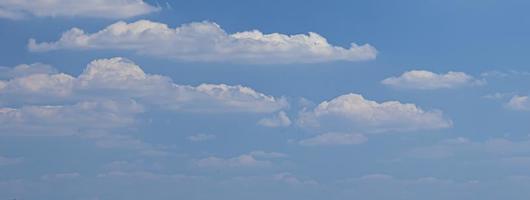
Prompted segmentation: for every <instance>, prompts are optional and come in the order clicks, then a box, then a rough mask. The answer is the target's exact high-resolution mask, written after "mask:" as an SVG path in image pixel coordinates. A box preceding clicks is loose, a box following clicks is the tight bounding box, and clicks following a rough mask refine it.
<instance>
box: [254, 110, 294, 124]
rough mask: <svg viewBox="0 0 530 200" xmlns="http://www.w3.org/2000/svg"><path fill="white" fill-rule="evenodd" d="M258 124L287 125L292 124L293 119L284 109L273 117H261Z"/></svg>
mask: <svg viewBox="0 0 530 200" xmlns="http://www.w3.org/2000/svg"><path fill="white" fill-rule="evenodd" d="M258 124H259V125H262V126H266V127H285V126H290V125H291V120H290V119H289V117H288V116H287V114H286V113H285V112H284V111H280V112H278V114H277V115H275V116H272V117H271V118H263V119H260V120H259V121H258Z"/></svg>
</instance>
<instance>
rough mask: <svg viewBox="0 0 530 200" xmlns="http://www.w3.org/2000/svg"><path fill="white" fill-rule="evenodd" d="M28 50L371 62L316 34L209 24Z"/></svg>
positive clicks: (354, 48)
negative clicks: (237, 29) (231, 29)
mask: <svg viewBox="0 0 530 200" xmlns="http://www.w3.org/2000/svg"><path fill="white" fill-rule="evenodd" d="M28 47H29V49H30V50H31V51H51V50H57V49H112V50H130V51H133V52H136V53H138V54H144V55H152V56H156V57H161V58H171V59H174V60H181V61H200V62H239V63H315V62H326V61H339V60H344V61H360V60H371V59H374V58H375V57H376V54H377V51H376V50H375V48H373V47H372V46H370V45H368V44H365V45H357V44H355V43H352V44H351V46H350V47H349V48H343V47H339V46H333V45H331V44H329V43H328V42H327V40H326V38H324V37H322V36H320V35H318V34H317V33H313V32H310V33H308V34H307V35H305V34H297V35H285V34H281V33H271V34H264V33H262V32H260V31H258V30H253V31H244V32H237V33H233V34H228V33H226V32H225V31H224V30H223V29H221V27H220V26H219V25H217V24H215V23H212V22H194V23H190V24H184V25H182V26H180V27H177V28H169V27H168V25H166V24H163V23H157V22H151V21H148V20H140V21H136V22H133V23H126V22H123V21H120V22H117V23H114V24H112V25H110V26H108V27H106V28H104V29H103V30H100V31H98V32H96V33H92V34H90V33H85V32H84V31H83V30H81V29H79V28H72V29H70V30H69V31H66V32H64V33H63V35H62V36H61V38H60V39H59V40H58V41H55V42H42V43H37V42H36V41H35V39H30V41H29V44H28Z"/></svg>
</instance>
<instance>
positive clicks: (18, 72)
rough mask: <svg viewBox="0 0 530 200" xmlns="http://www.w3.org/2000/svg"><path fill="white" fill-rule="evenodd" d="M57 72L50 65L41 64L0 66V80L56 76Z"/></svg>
mask: <svg viewBox="0 0 530 200" xmlns="http://www.w3.org/2000/svg"><path fill="white" fill-rule="evenodd" d="M56 73H57V70H56V69H55V68H53V67H52V66H50V65H46V64H42V63H33V64H29V65H27V64H22V65H17V66H15V67H12V68H11V67H2V66H0V79H11V78H15V77H24V76H29V75H32V74H56Z"/></svg>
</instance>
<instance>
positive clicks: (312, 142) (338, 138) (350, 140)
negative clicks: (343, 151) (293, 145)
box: [298, 133, 368, 146]
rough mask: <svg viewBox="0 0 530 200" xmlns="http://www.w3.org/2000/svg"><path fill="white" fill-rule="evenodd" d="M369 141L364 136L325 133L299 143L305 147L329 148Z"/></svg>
mask: <svg viewBox="0 0 530 200" xmlns="http://www.w3.org/2000/svg"><path fill="white" fill-rule="evenodd" d="M366 140H368V139H367V138H366V137H365V136H364V135H362V134H356V133H324V134H320V135H317V136H315V137H312V138H308V139H304V140H301V141H299V142H298V143H299V144H300V145H303V146H328V145H352V144H361V143H364V142H366Z"/></svg>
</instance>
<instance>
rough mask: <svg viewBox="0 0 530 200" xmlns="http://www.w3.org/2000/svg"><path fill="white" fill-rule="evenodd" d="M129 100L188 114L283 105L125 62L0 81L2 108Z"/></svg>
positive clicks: (106, 62)
mask: <svg viewBox="0 0 530 200" xmlns="http://www.w3.org/2000/svg"><path fill="white" fill-rule="evenodd" d="M128 98H132V99H135V100H136V101H138V102H139V103H141V104H147V105H156V106H159V107H161V108H164V109H170V110H177V111H189V112H251V113H252V112H254V113H271V112H275V111H278V110H280V109H282V108H284V107H287V106H288V104H287V101H286V100H285V99H284V98H274V97H272V96H268V95H265V94H262V93H259V92H256V91H255V90H253V89H251V88H248V87H244V86H240V85H236V86H230V85H225V84H218V85H214V84H201V85H199V86H196V87H193V86H188V85H177V84H175V83H173V81H172V80H171V79H170V78H169V77H165V76H160V75H151V74H146V73H145V72H144V71H143V70H142V69H141V68H140V67H139V66H138V65H136V64H134V63H133V62H131V61H129V60H127V59H124V58H111V59H99V60H94V61H92V62H91V63H90V64H88V66H87V68H86V69H85V70H84V71H83V73H82V74H81V75H79V76H78V77H73V76H71V75H67V74H62V73H59V74H47V73H44V74H31V75H29V76H24V77H15V78H13V79H11V80H8V81H3V82H0V103H1V102H3V103H4V104H18V103H39V104H46V103H57V102H72V101H79V100H99V99H128Z"/></svg>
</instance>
